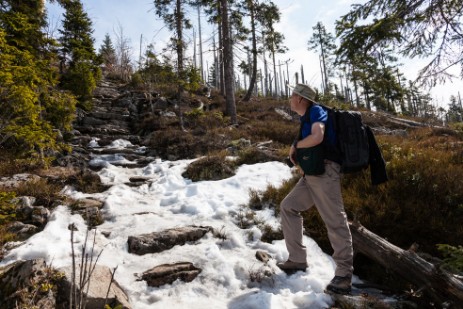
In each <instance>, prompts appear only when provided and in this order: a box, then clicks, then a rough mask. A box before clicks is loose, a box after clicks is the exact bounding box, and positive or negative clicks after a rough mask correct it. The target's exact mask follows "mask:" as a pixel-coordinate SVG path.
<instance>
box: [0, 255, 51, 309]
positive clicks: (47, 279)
mask: <svg viewBox="0 0 463 309" xmlns="http://www.w3.org/2000/svg"><path fill="white" fill-rule="evenodd" d="M57 278H59V276H58V275H57V272H56V271H53V270H52V269H50V268H49V267H48V266H47V265H46V263H45V261H44V260H42V259H38V260H30V261H17V262H15V263H13V264H10V265H7V266H6V267H3V268H0V308H26V307H27V308H43V309H54V308H56V284H57V280H56V279H57ZM31 295H35V296H34V297H30V296H31ZM31 301H32V303H31Z"/></svg>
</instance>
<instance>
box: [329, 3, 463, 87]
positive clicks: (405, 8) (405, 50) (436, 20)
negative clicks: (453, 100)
mask: <svg viewBox="0 0 463 309" xmlns="http://www.w3.org/2000/svg"><path fill="white" fill-rule="evenodd" d="M462 3H463V2H462V1H422V0H420V1H416V0H369V1H367V2H366V3H364V4H362V5H359V4H357V5H353V6H352V9H351V11H350V12H349V13H348V14H346V15H344V16H342V17H341V19H340V20H339V21H338V22H337V34H338V36H343V37H344V40H346V41H349V42H350V45H351V46H352V50H355V51H356V52H357V53H360V54H364V53H367V52H369V51H371V50H373V49H375V48H378V47H381V46H390V47H391V48H394V49H395V50H396V51H397V52H399V53H400V54H401V55H403V56H406V57H411V58H415V57H420V58H428V59H430V61H429V63H428V64H427V65H426V66H425V67H424V68H422V70H421V71H420V78H421V80H422V81H423V82H428V84H429V85H431V86H432V85H435V84H436V83H437V82H442V81H445V80H446V79H447V78H449V77H451V75H450V74H449V73H448V69H449V68H451V67H454V66H459V67H460V69H461V77H463V61H462V60H463V51H462V49H461V46H462V45H463V33H462V30H461V24H462V22H463V4H462Z"/></svg>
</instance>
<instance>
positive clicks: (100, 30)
mask: <svg viewBox="0 0 463 309" xmlns="http://www.w3.org/2000/svg"><path fill="white" fill-rule="evenodd" d="M81 1H82V3H83V5H84V8H85V10H86V11H87V13H88V14H89V16H90V18H91V19H92V22H93V26H94V29H95V32H94V38H95V44H96V47H97V49H98V48H99V47H100V46H101V42H102V40H103V39H104V36H105V34H106V33H108V34H109V35H110V36H111V38H112V40H113V42H115V40H116V39H115V37H116V36H115V33H116V32H119V31H120V29H123V34H124V36H125V37H127V38H130V41H131V46H132V59H133V60H134V63H135V62H136V61H138V58H139V54H140V46H141V49H142V53H143V51H144V50H145V49H146V46H147V45H148V44H153V45H154V46H155V51H156V52H158V53H161V51H162V49H163V48H164V47H165V46H166V44H167V42H168V40H169V37H170V33H169V32H168V30H167V29H166V27H165V26H164V23H163V21H162V20H160V19H159V18H158V17H157V16H156V15H155V13H154V10H153V7H154V5H153V3H152V1H150V0H130V1H129V0H81ZM364 2H366V1H365V0H325V1H320V0H315V1H313V0H311V1H308V0H274V3H275V4H276V5H278V7H279V8H280V11H281V22H280V23H279V24H278V25H277V26H276V28H277V30H278V31H280V32H281V33H283V34H284V36H285V45H286V46H287V47H288V49H289V51H288V52H287V53H286V54H283V55H279V56H278V57H277V62H278V61H281V63H285V62H288V71H289V75H290V77H292V78H291V79H290V83H291V84H294V83H295V79H294V73H295V72H296V71H298V72H300V69H301V66H303V67H304V75H305V80H306V81H307V82H308V83H309V84H311V85H312V86H315V87H317V88H320V84H321V74H320V68H319V61H318V54H316V53H315V52H313V51H308V50H307V41H308V40H309V38H310V37H311V36H312V33H313V31H312V27H313V26H314V25H315V24H316V23H317V22H318V21H321V22H322V23H323V24H324V25H325V26H326V28H327V30H328V31H330V32H331V33H333V34H334V22H335V20H336V19H338V18H339V17H340V16H342V15H344V14H346V13H347V12H348V11H349V9H350V6H351V5H352V4H353V3H364ZM47 10H48V14H49V18H50V21H51V23H52V26H53V24H54V25H55V27H58V22H59V19H60V18H61V15H62V10H61V8H59V6H58V5H56V4H53V5H50V4H47ZM201 16H202V20H201V24H202V27H203V31H202V32H203V35H202V36H203V53H204V67H205V68H204V69H206V67H208V66H210V64H211V62H212V61H211V56H212V52H211V51H210V49H211V44H212V40H211V33H212V30H213V29H211V27H210V26H208V25H207V22H206V17H205V16H204V15H203V14H202V15H201ZM189 17H190V19H191V21H192V23H193V26H194V28H195V32H196V37H198V35H197V32H198V27H197V24H198V15H197V12H196V10H195V9H194V10H193V9H190V11H189ZM185 34H186V37H187V39H189V40H191V41H192V40H193V30H189V31H187V32H186V33H185ZM141 37H142V39H141ZM140 39H141V40H140ZM190 46H191V45H190ZM187 55H189V56H190V57H192V55H193V48H191V47H190V48H189V49H188V50H187ZM198 59H199V58H198ZM243 59H245V56H244V55H241V56H238V57H237V59H235V61H236V62H238V61H240V60H243ZM198 62H199V60H198ZM404 63H405V64H404V66H403V68H402V69H401V71H402V72H404V73H405V74H406V76H407V78H409V79H414V78H415V77H416V74H417V72H418V70H419V69H420V68H421V67H422V66H423V65H424V63H425V62H424V60H407V61H404ZM282 68H283V69H286V66H285V65H282ZM277 70H278V69H277ZM455 73H456V74H458V71H456V72H455ZM337 82H338V81H337ZM338 83H339V82H338ZM460 89H461V90H462V91H463V82H462V81H461V80H458V81H455V82H454V83H450V82H448V83H447V84H446V85H443V86H438V87H436V88H435V89H433V90H431V94H432V96H433V98H434V99H436V101H437V102H438V103H439V105H441V106H444V107H447V106H446V104H447V103H445V104H444V103H443V102H448V98H449V96H450V95H451V94H457V92H458V90H460ZM462 94H463V93H462Z"/></svg>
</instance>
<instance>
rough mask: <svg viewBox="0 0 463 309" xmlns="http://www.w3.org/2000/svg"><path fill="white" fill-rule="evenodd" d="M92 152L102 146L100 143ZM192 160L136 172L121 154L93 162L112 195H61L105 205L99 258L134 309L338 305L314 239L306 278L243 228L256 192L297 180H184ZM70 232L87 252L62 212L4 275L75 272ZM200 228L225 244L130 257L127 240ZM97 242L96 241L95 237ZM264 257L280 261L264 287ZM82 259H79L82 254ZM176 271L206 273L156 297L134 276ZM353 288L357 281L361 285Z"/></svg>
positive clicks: (251, 171)
mask: <svg viewBox="0 0 463 309" xmlns="http://www.w3.org/2000/svg"><path fill="white" fill-rule="evenodd" d="M89 145H90V146H91V147H95V148H98V147H99V146H98V143H97V141H96V140H93V141H92V142H91V143H90V144H89ZM127 146H131V144H130V142H128V141H124V140H116V141H114V142H113V143H112V144H111V145H109V146H107V147H108V148H115V149H122V148H124V147H127ZM140 150H141V151H143V150H144V149H143V148H140ZM192 161H193V160H180V161H162V160H160V159H156V160H154V161H153V162H151V163H150V164H148V165H147V166H145V167H143V168H133V169H131V168H123V167H116V166H114V165H113V164H114V163H116V162H125V163H127V162H129V161H127V160H126V159H125V158H124V157H123V156H122V155H119V154H115V155H94V156H93V159H92V160H91V161H90V164H91V165H93V166H101V167H103V168H102V169H101V170H100V171H99V172H98V174H99V176H100V178H101V180H102V181H103V182H104V183H105V184H108V185H110V186H111V187H110V189H108V190H107V191H105V192H103V193H96V194H85V193H82V192H79V191H76V190H75V189H74V188H72V187H66V188H64V189H63V193H64V194H66V195H68V196H69V197H71V198H74V199H81V198H94V199H97V200H100V201H103V202H104V207H103V209H102V212H103V216H104V218H105V222H104V223H103V224H102V225H100V226H98V227H97V229H96V236H95V239H96V246H95V251H94V252H95V254H98V253H99V252H100V251H101V250H102V251H103V253H102V255H101V256H100V259H99V262H98V264H99V265H104V266H108V267H109V268H111V269H114V268H115V267H116V266H117V267H118V268H117V271H116V274H115V279H116V281H117V282H118V283H119V284H120V285H121V286H122V288H123V289H124V290H125V291H126V292H127V294H128V296H129V300H130V303H131V305H132V306H133V308H134V309H145V308H146V309H148V308H176V309H178V308H185V309H187V308H188V309H204V308H216V309H222V308H224V309H225V308H228V309H239V308H242V309H253V308H254V309H262V308H268V309H270V308H272V309H280V308H281V309H282V308H285V309H289V308H311V309H317V308H327V307H328V306H330V305H332V304H333V300H332V299H331V297H330V296H329V295H328V294H325V293H324V292H323V290H324V288H325V287H326V285H327V284H328V283H329V281H330V280H331V278H332V277H333V275H334V262H333V260H332V259H331V257H330V256H328V255H326V254H324V253H323V252H322V251H321V249H320V248H319V247H318V245H317V244H316V243H315V242H314V241H313V240H312V239H310V238H308V237H304V242H305V244H306V246H307V251H308V256H307V261H308V264H309V267H308V269H307V271H306V272H297V273H295V274H293V275H291V276H288V275H286V274H285V273H283V272H282V271H281V270H279V269H278V268H277V267H276V265H275V264H276V262H277V261H285V260H286V259H287V258H288V253H287V251H286V247H285V244H284V241H283V240H278V241H274V242H273V243H271V244H269V243H265V242H262V241H260V236H261V235H262V232H261V231H260V230H259V229H258V228H257V227H255V226H253V227H251V228H248V229H241V228H239V227H238V225H237V224H236V223H237V220H236V215H237V214H238V213H239V212H240V209H241V208H242V205H245V204H247V203H248V201H249V190H250V189H253V190H264V189H266V187H267V186H268V185H273V186H279V185H280V184H281V183H282V181H283V180H285V179H288V178H290V177H291V175H292V174H291V170H290V169H289V167H287V166H286V165H285V164H283V163H280V162H267V163H259V164H253V165H242V166H241V167H240V168H239V169H238V170H237V173H236V175H235V176H232V177H230V178H227V179H224V180H219V181H199V182H192V181H191V180H189V179H186V178H184V177H182V173H183V172H184V171H185V169H186V167H187V165H188V164H189V163H191V162H192ZM111 163H113V164H111ZM132 176H144V177H147V178H150V180H151V184H144V185H142V186H140V187H129V186H127V185H125V184H124V183H127V182H129V178H130V177H132ZM256 213H257V218H259V219H260V220H262V221H263V222H265V223H266V224H269V225H271V226H272V227H274V228H276V227H278V226H279V219H278V218H276V217H275V216H274V214H273V210H270V209H264V210H261V211H257V212H256ZM70 224H74V225H75V226H76V227H77V231H76V232H75V234H74V239H75V242H76V243H75V248H80V247H81V246H82V245H83V244H84V239H85V231H86V229H87V227H86V224H85V222H84V220H83V219H82V217H81V216H80V215H72V214H71V213H70V209H69V208H68V207H65V206H58V207H57V208H56V209H55V210H54V211H53V212H52V214H51V216H50V220H49V222H48V223H47V225H46V226H45V228H44V230H43V231H42V232H40V233H38V234H35V235H34V236H32V237H31V238H29V239H28V240H27V241H25V242H24V243H23V244H22V245H21V246H19V247H18V248H16V249H13V250H12V251H10V252H9V253H8V254H7V256H6V257H5V259H4V260H3V261H2V262H1V263H0V266H3V265H6V264H10V263H12V262H14V261H16V260H21V259H36V258H44V259H45V260H46V261H47V263H48V264H49V265H50V263H52V265H53V266H54V267H55V268H60V267H65V266H70V265H71V263H72V259H71V256H72V255H71V245H70V231H69V229H68V226H69V225H70ZM192 224H194V225H200V226H212V227H213V228H214V229H217V230H218V231H222V232H223V233H224V234H225V235H226V239H225V240H222V239H219V238H216V237H213V236H212V234H211V233H207V234H206V235H205V236H204V237H203V238H202V239H200V240H199V241H197V242H194V243H187V244H185V245H183V246H178V245H177V246H175V247H173V248H172V249H170V250H167V251H164V252H161V253H156V254H145V255H141V256H139V255H136V254H130V253H128V250H127V239H128V237H129V236H136V235H140V234H145V233H151V232H158V231H162V230H164V229H169V228H176V227H183V226H188V225H192ZM105 232H110V234H109V236H107V237H106V236H104V235H103V234H106V233H105ZM89 238H90V239H92V240H93V232H92V233H90V236H89ZM76 250H77V249H76ZM257 250H261V251H265V252H267V253H268V254H270V255H271V256H272V257H273V259H271V260H270V262H269V266H268V267H269V268H270V269H271V270H273V271H274V275H273V277H272V279H267V280H264V281H263V282H262V283H252V282H251V281H250V272H252V271H258V270H259V269H261V268H262V267H264V266H263V265H264V264H263V263H262V262H259V261H258V260H257V259H256V258H255V253H256V251H257ZM76 260H77V261H79V260H80V257H79V255H78V256H77V258H76ZM175 262H192V263H193V264H194V265H195V266H196V267H199V268H201V269H202V272H201V273H200V274H199V276H198V277H197V278H196V279H195V280H193V281H192V282H190V283H185V282H180V281H176V282H174V283H173V284H172V285H164V286H161V287H158V288H151V287H148V286H147V284H146V282H145V281H137V277H136V276H135V275H134V274H141V273H143V272H144V271H146V270H149V269H151V268H153V267H155V266H158V265H161V264H166V263H175ZM353 280H354V282H355V281H359V279H358V278H357V277H355V276H354V279H353Z"/></svg>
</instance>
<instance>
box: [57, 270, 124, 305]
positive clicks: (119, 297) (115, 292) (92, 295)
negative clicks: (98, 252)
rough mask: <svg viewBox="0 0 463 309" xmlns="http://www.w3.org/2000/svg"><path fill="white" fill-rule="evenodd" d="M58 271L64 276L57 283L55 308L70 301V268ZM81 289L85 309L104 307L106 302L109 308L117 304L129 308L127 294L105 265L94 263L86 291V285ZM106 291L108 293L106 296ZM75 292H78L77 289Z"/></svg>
mask: <svg viewBox="0 0 463 309" xmlns="http://www.w3.org/2000/svg"><path fill="white" fill-rule="evenodd" d="M59 271H60V272H62V273H63V274H64V277H63V279H62V280H61V283H60V285H59V289H58V294H59V297H58V300H57V302H58V304H57V307H56V308H57V309H67V308H69V303H70V300H69V295H70V292H71V283H72V280H71V278H72V268H71V267H66V268H61V269H59ZM76 277H77V278H78V277H79V275H78V274H77V275H76ZM108 288H109V293H108ZM82 290H83V291H84V296H85V300H86V308H87V309H101V308H105V305H106V304H107V305H109V306H110V307H111V308H116V307H118V306H120V307H118V308H123V309H130V308H131V306H130V304H129V298H128V296H127V294H126V293H125V291H124V290H123V289H122V288H121V287H120V285H119V284H118V283H117V282H116V281H114V278H113V275H112V272H111V270H110V269H109V268H108V267H106V266H100V265H96V266H95V269H94V270H93V272H92V274H91V278H90V283H89V286H88V291H87V286H84V288H82ZM107 293H108V295H107V296H106V294H107ZM77 294H78V295H79V294H80V291H79V289H77Z"/></svg>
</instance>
